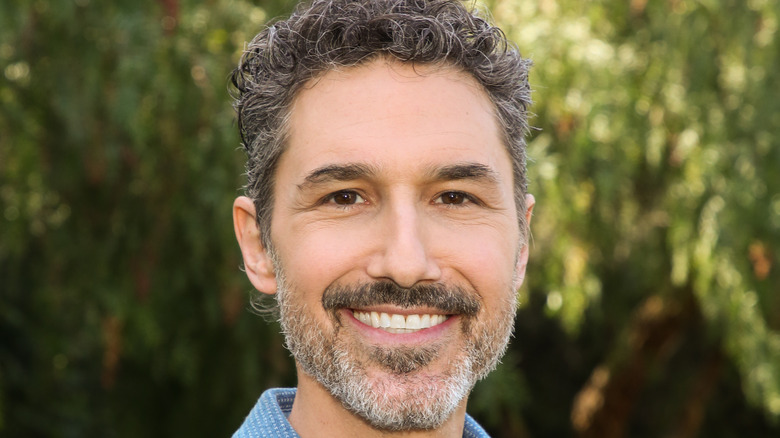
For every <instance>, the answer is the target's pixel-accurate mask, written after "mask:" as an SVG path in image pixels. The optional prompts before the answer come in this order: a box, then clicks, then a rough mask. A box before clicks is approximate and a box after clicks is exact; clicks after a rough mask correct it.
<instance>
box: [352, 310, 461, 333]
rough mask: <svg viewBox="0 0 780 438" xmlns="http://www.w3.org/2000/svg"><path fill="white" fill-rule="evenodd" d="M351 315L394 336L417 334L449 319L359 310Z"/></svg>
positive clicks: (443, 316) (426, 315)
mask: <svg viewBox="0 0 780 438" xmlns="http://www.w3.org/2000/svg"><path fill="white" fill-rule="evenodd" d="M352 315H353V316H354V317H355V319H357V320H358V321H360V322H362V323H363V324H366V325H368V326H371V327H374V328H377V329H380V330H384V331H386V332H388V333H394V334H401V333H414V332H418V331H420V330H424V329H427V328H431V327H434V326H437V325H439V324H441V323H443V322H444V321H446V320H447V319H448V318H449V316H447V315H433V314H420V315H415V314H412V315H398V314H392V313H385V312H362V311H359V310H353V311H352Z"/></svg>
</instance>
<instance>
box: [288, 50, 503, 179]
mask: <svg viewBox="0 0 780 438" xmlns="http://www.w3.org/2000/svg"><path fill="white" fill-rule="evenodd" d="M288 134H289V136H288V143H287V151H286V152H285V154H284V155H283V157H282V161H290V160H294V162H295V164H294V167H295V168H296V169H297V170H300V171H301V172H303V173H305V172H306V171H307V169H306V168H307V167H311V166H316V165H322V164H323V163H324V164H327V162H328V161H334V162H344V161H350V162H352V161H355V162H365V163H368V164H372V165H374V167H377V168H379V169H382V168H385V167H386V166H387V167H389V168H392V167H393V166H394V165H395V166H399V165H400V166H402V167H405V168H407V169H408V168H409V167H414V166H412V165H419V166H420V167H421V168H422V167H424V168H426V169H428V170H430V169H431V168H435V167H437V166H438V165H440V164H443V165H446V164H447V162H454V161H469V162H479V163H481V164H484V165H486V166H489V167H492V168H495V170H496V171H499V172H500V171H504V170H508V171H510V172H511V164H510V159H509V156H508V154H507V152H506V149H505V147H504V145H503V141H502V135H501V131H500V129H499V125H498V123H497V118H496V116H495V110H494V106H493V104H492V102H491V101H490V99H489V98H488V96H487V94H486V93H485V91H484V90H483V89H482V87H481V86H480V85H479V84H478V83H477V81H476V80H475V79H474V78H472V77H471V76H470V75H468V74H466V73H463V72H460V71H458V70H456V69H455V68H452V67H448V66H431V65H411V64H405V63H400V62H397V61H387V60H384V59H378V60H374V61H371V62H369V63H367V64H364V65H361V66H358V67H350V68H344V69H341V70H331V71H329V72H327V73H325V74H323V75H322V76H320V77H318V78H316V79H313V80H311V81H310V82H309V83H307V84H306V85H305V86H304V87H303V88H302V89H301V90H300V91H299V92H298V94H297V96H296V98H295V100H294V102H293V105H292V106H291V112H290V120H289V131H288ZM308 170H310V169H308Z"/></svg>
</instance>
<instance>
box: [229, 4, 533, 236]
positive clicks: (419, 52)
mask: <svg viewBox="0 0 780 438" xmlns="http://www.w3.org/2000/svg"><path fill="white" fill-rule="evenodd" d="M378 57H386V58H389V59H397V60H398V61H401V62H408V63H424V64H432V65H445V66H451V67H454V68H456V69H459V70H462V71H463V72H466V73H468V74H470V75H471V76H473V77H474V78H475V79H476V80H477V82H478V83H479V84H480V85H481V86H482V87H483V89H484V90H485V92H486V93H487V95H488V97H489V98H490V100H491V101H492V103H493V105H494V106H495V111H496V117H497V120H498V121H499V125H500V126H501V128H502V130H503V137H504V138H503V140H504V143H505V145H506V148H507V151H508V152H509V156H510V157H511V160H512V168H513V173H514V175H513V177H514V185H515V204H516V206H517V214H518V220H519V222H520V223H519V225H520V233H521V238H522V239H523V240H522V242H523V243H525V242H526V238H527V230H528V225H527V223H526V219H525V193H526V190H527V181H526V155H525V135H526V134H527V133H528V129H529V127H528V107H529V106H530V105H531V89H530V87H529V85H528V69H529V67H530V65H531V62H530V61H529V60H528V59H524V58H522V57H521V56H520V53H519V52H518V50H517V48H516V47H515V46H514V45H513V44H512V43H510V42H509V41H508V40H507V38H506V36H505V35H504V33H503V32H502V31H501V30H500V29H499V28H498V27H495V26H493V25H491V24H490V23H489V22H488V21H487V20H486V19H485V18H482V17H480V16H479V15H478V14H477V13H476V12H474V11H469V10H468V9H466V7H465V6H464V5H463V4H462V3H461V2H460V1H458V0H314V1H313V2H312V3H310V4H302V5H299V6H298V8H297V9H296V10H295V12H293V14H292V15H291V16H290V17H289V18H288V19H286V20H283V21H277V22H275V23H272V24H270V25H269V26H268V27H267V28H265V29H264V30H262V31H261V32H260V33H259V34H258V35H257V36H256V37H255V38H254V39H253V40H252V42H251V43H249V45H248V46H247V48H246V50H245V51H244V54H243V56H242V57H241V60H240V62H239V64H238V67H237V68H236V69H235V70H234V71H233V73H232V75H231V82H232V84H233V85H234V86H235V89H236V90H237V92H235V93H234V97H235V108H236V111H237V113H238V128H239V132H240V134H241V141H242V143H243V147H244V149H245V150H246V153H247V164H246V170H247V185H246V188H245V189H246V195H247V196H249V197H250V198H251V199H252V200H253V201H254V204H255V208H256V210H257V218H256V219H257V223H258V226H259V227H260V230H261V241H262V243H263V245H265V247H266V248H271V239H270V229H271V227H270V225H271V212H272V207H273V187H274V175H275V172H276V167H277V163H278V162H279V158H280V157H281V155H282V153H283V152H284V149H285V143H286V139H287V128H288V123H287V122H288V120H289V116H290V106H291V104H292V102H293V99H294V98H295V96H296V94H297V93H298V91H299V90H300V89H301V87H302V86H303V85H304V84H306V83H307V82H308V81H310V80H312V79H315V78H317V77H319V76H321V75H323V74H325V73H326V72H328V71H330V70H333V69H336V68H339V67H351V66H358V65H361V64H363V63H366V62H367V61H370V60H372V59H376V58H378Z"/></svg>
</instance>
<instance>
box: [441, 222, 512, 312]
mask: <svg viewBox="0 0 780 438" xmlns="http://www.w3.org/2000/svg"><path fill="white" fill-rule="evenodd" d="M509 230H511V229H509V228H507V229H506V230H497V229H495V228H492V227H479V228H478V229H474V228H472V229H466V230H462V232H460V233H458V237H457V238H455V239H453V238H451V237H450V239H449V240H447V241H446V242H447V246H448V250H447V255H446V258H445V260H446V263H447V264H449V265H451V267H452V268H453V269H455V270H456V271H458V273H459V274H460V275H461V276H463V277H464V278H465V279H466V280H467V281H468V282H469V283H471V284H472V285H473V286H474V287H475V288H477V291H478V292H479V293H480V294H481V295H483V296H485V297H486V296H487V295H488V294H492V293H496V292H498V293H501V292H504V291H507V290H510V289H511V287H512V280H513V276H514V271H515V261H516V254H517V243H516V242H517V237H513V236H514V234H513V233H512V232H510V231H509Z"/></svg>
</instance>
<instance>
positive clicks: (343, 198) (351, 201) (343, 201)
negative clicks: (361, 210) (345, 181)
mask: <svg viewBox="0 0 780 438" xmlns="http://www.w3.org/2000/svg"><path fill="white" fill-rule="evenodd" d="M325 202H326V203H330V202H333V203H334V204H337V205H355V204H362V203H364V202H366V200H365V199H363V197H362V196H360V195H359V194H358V193H357V192H354V191H352V190H340V191H338V192H336V193H333V194H331V195H328V197H327V198H325Z"/></svg>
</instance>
